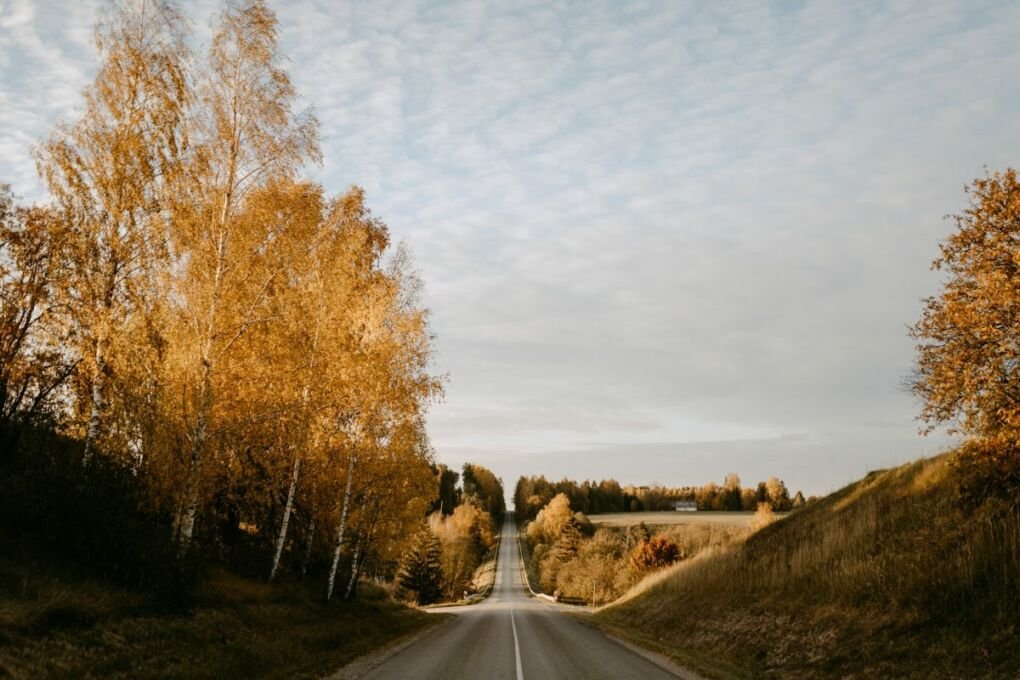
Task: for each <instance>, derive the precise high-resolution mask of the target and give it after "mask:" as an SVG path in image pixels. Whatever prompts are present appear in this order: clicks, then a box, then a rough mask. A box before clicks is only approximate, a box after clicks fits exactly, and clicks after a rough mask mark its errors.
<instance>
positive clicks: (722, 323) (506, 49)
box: [0, 0, 1020, 491]
mask: <svg viewBox="0 0 1020 680" xmlns="http://www.w3.org/2000/svg"><path fill="white" fill-rule="evenodd" d="M97 7H98V3H79V2H73V3H72V2H64V3H58V2H30V1H28V0H22V1H17V2H14V1H10V0H7V1H4V0H0V66H2V76H0V160H2V162H3V166H4V168H5V173H4V176H3V177H0V181H7V182H10V183H12V184H13V185H14V187H15V189H16V190H17V191H18V192H19V193H21V194H22V195H23V196H26V197H29V198H41V197H42V193H41V188H40V185H39V182H38V180H37V179H36V178H35V173H34V167H33V164H32V162H31V158H30V155H29V147H30V145H31V144H32V143H33V142H35V141H37V140H38V139H40V138H41V136H42V135H44V134H45V133H46V131H47V130H48V129H49V127H50V126H51V125H52V124H53V123H54V122H55V121H56V120H57V119H58V118H59V117H62V116H68V115H70V114H71V112H72V110H73V108H74V107H75V106H77V105H78V104H79V101H80V100H79V97H78V94H77V93H78V92H79V90H80V88H81V87H82V86H83V85H84V84H85V82H86V80H87V79H88V78H89V77H90V76H91V74H92V73H93V72H94V67H95V64H94V55H93V53H92V50H91V47H90V30H91V26H92V24H93V23H94V21H95V18H96V16H97V15H96V10H97ZM215 7H216V5H215V3H214V2H205V1H204V2H201V3H196V4H194V5H190V6H189V12H190V13H191V15H192V16H193V17H194V18H195V24H196V35H197V37H196V41H201V40H202V39H203V36H206V35H207V34H208V30H207V26H208V20H209V18H210V17H211V15H212V13H213V12H214V11H215ZM276 8H277V11H278V13H279V17H280V20H281V29H282V38H283V46H284V51H285V52H286V53H287V54H288V55H289V67H290V70H291V74H292V76H293V79H294V81H295V83H296V84H297V86H298V88H299V89H300V91H301V93H302V95H303V97H304V101H305V102H306V103H307V104H309V105H314V107H315V110H316V113H317V115H318V116H319V118H320V119H321V121H322V133H323V143H324V147H325V154H324V156H325V157H326V158H327V159H328V161H327V164H326V165H325V166H324V167H322V168H320V169H314V170H313V172H314V174H315V176H316V177H317V178H318V179H319V180H320V181H322V182H323V183H324V184H326V185H327V186H328V187H330V188H332V189H333V190H340V189H342V188H343V187H345V186H346V185H347V184H350V183H358V184H361V185H363V186H365V188H366V189H367V191H368V196H369V200H370V203H371V205H372V206H373V208H374V210H375V212H376V213H377V214H378V215H379V216H381V217H382V218H383V219H385V220H386V221H387V222H388V223H389V224H390V226H391V228H392V230H393V232H394V234H395V236H397V237H398V238H403V239H405V240H407V241H408V242H409V244H410V245H411V247H412V248H413V250H414V251H415V253H416V255H417V260H418V266H419V268H420V269H421V270H422V273H423V276H424V278H425V280H426V282H427V291H426V301H427V303H428V305H429V306H430V307H431V308H432V310H433V314H434V317H433V319H434V325H435V331H436V333H437V335H438V346H439V351H440V354H439V357H438V365H439V367H440V368H441V369H444V370H447V371H449V373H450V378H451V380H450V384H449V389H448V394H447V399H446V401H445V403H444V404H442V405H439V406H437V407H436V408H435V409H434V410H433V414H432V417H431V430H432V436H433V440H434V444H435V446H436V448H437V451H438V453H439V456H440V458H441V459H446V460H448V461H451V462H457V461H460V460H464V459H469V458H473V459H477V460H479V461H481V462H484V463H485V464H488V465H491V466H492V467H493V468H494V469H495V470H496V471H497V472H499V473H501V474H502V475H503V476H504V478H505V479H506V480H507V481H508V482H510V483H512V480H513V479H514V478H516V476H517V475H518V474H521V473H530V472H544V473H546V474H551V475H554V476H560V475H564V474H570V475H573V476H587V477H593V476H594V477H598V476H602V475H610V474H611V475H615V476H617V477H619V478H621V480H622V481H628V482H640V481H648V480H650V479H652V478H655V479H658V480H659V481H662V482H666V483H686V482H692V483H693V482H699V483H700V482H703V481H706V480H707V479H710V478H715V479H721V477H722V475H723V474H724V473H726V472H728V471H731V470H734V471H737V472H739V473H741V474H742V475H743V476H744V477H745V478H747V479H751V478H756V477H758V476H762V475H767V474H779V475H780V476H783V477H785V478H786V479H787V481H788V483H789V484H790V486H793V487H804V488H805V489H806V490H813V491H822V490H825V489H827V488H830V487H831V486H832V485H835V484H841V483H843V482H845V481H847V480H848V479H849V478H851V477H853V476H855V475H858V474H860V473H862V472H864V471H866V470H867V469H869V468H871V467H875V466H878V465H887V464H892V463H895V462H899V461H903V460H907V459H910V458H914V457H916V456H918V455H921V454H923V453H930V452H932V450H933V449H936V448H937V447H938V446H939V445H940V443H939V440H936V441H934V442H933V441H930V440H929V441H925V440H921V439H919V438H918V437H916V435H915V432H916V423H915V422H914V421H913V417H914V415H915V413H916V410H917V409H916V405H915V404H914V402H913V400H912V398H911V397H910V396H909V395H907V394H905V393H904V392H903V391H902V389H901V388H900V383H901V379H902V378H903V376H904V375H906V374H907V373H908V372H909V370H910V366H911V360H912V347H911V343H910V341H909V339H908V338H907V337H906V333H905V325H906V324H908V323H910V322H911V321H912V320H913V319H914V318H915V317H916V316H917V314H918V313H919V310H920V304H919V302H918V300H919V298H920V297H922V296H924V295H927V294H930V293H932V292H934V290H935V286H936V283H937V279H936V277H935V276H934V275H933V274H931V273H930V272H929V271H928V264H929V262H930V261H931V259H933V257H934V255H935V253H936V245H937V241H938V239H939V238H941V237H942V236H943V235H944V234H945V233H947V232H948V229H949V227H950V225H949V224H948V223H946V222H944V221H943V220H942V219H941V216H942V215H943V214H945V213H947V212H952V211H956V210H959V209H960V207H961V206H962V204H963V201H964V196H963V193H962V190H961V189H962V186H963V184H964V183H965V182H966V181H968V180H969V179H971V178H973V177H975V176H977V175H979V174H981V172H982V168H983V166H985V165H987V166H989V167H991V168H1001V167H1004V166H1006V165H1009V164H1011V163H1012V164H1016V162H1017V161H1016V149H1017V147H1016V140H1017V139H1020V119H1018V118H1017V117H1016V115H1015V111H1016V110H1017V108H1018V104H1020V84H1018V81H1017V79H1016V78H1015V74H1016V73H1017V72H1018V70H1020V50H1017V49H1016V45H1017V44H1020V6H1018V5H1016V4H1015V3H1008V2H985V3H982V2H962V1H961V2H946V3H939V2H916V3H894V4H893V5H891V6H890V5H879V4H877V3H867V4H860V3H839V2H824V3H822V2H805V3H799V4H798V3H778V2H777V3H712V4H704V3H653V2H647V3H641V2H627V3H623V2H615V1H614V2H609V1H606V2H590V3H546V2H542V3H539V2H514V3H498V4H496V5H492V6H486V5H483V4H481V3H475V2H455V3H426V2H373V3H341V4H339V5H337V3H326V2H312V1H305V2H287V3H277V6H276ZM628 461H630V462H631V463H632V464H631V465H628Z"/></svg>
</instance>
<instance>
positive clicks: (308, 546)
mask: <svg viewBox="0 0 1020 680" xmlns="http://www.w3.org/2000/svg"><path fill="white" fill-rule="evenodd" d="M314 540H315V518H314V517H312V521H311V523H310V524H309V525H308V539H307V540H306V541H305V557H304V559H303V560H301V578H304V577H305V574H307V573H308V561H309V560H310V559H311V558H312V542H313V541H314Z"/></svg>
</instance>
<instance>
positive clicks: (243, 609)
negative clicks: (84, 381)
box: [0, 560, 440, 680]
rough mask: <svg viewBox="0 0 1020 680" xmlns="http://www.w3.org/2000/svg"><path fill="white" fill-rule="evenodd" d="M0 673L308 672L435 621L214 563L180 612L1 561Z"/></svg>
mask: <svg viewBox="0 0 1020 680" xmlns="http://www.w3.org/2000/svg"><path fill="white" fill-rule="evenodd" d="M0 584H2V587H0V676H5V677H14V678H71V677H74V678H89V677H94V678H138V677H146V678H165V679H167V680H169V679H177V678H179V679H185V678H187V679H197V678H227V677H230V678H235V677H237V678H239V677H264V678H306V677H307V678H310V677H319V676H321V675H322V674H324V673H328V672H330V671H332V670H335V669H337V668H339V667H340V666H342V665H344V664H345V663H347V662H349V661H351V660H352V659H354V658H356V657H358V656H360V655H362V654H365V653H367V652H369V651H371V650H373V649H376V648H378V647H379V646H381V645H385V644H386V643H388V642H390V641H392V640H394V639H396V638H399V637H401V636H403V635H405V634H409V633H412V632H414V631H417V630H419V629H421V628H422V627H424V626H427V625H431V624H433V623H435V622H438V621H439V620H440V617H439V616H435V615H432V616H430V615H428V614H425V613H422V612H418V611H415V610H411V609H408V608H406V607H403V606H401V605H398V604H396V603H394V602H393V601H392V600H390V598H389V596H388V595H387V594H386V592H385V591H383V590H382V589H377V588H373V587H371V586H366V587H364V588H363V589H362V596H361V599H360V600H358V601H354V602H337V603H331V604H329V605H327V604H325V603H324V602H323V601H322V599H321V593H320V592H319V589H318V588H314V587H312V586H308V587H305V586H302V585H300V584H284V585H277V586H272V587H270V586H267V585H265V584H262V583H259V582H256V581H250V580H247V579H243V578H240V577H237V576H234V575H232V574H228V573H226V572H216V573H213V574H212V575H211V576H210V578H209V579H208V580H207V582H206V583H205V585H203V586H202V587H201V589H200V590H199V592H198V594H197V596H196V600H195V602H194V604H193V607H192V609H191V611H190V612H188V613H176V614H171V613H166V610H165V609H162V608H154V607H153V606H152V605H151V603H150V602H149V601H148V599H147V598H146V597H144V596H142V595H139V594H137V593H135V592H131V591H127V590H118V589H115V588H112V587H110V586H104V585H100V584H97V583H94V582H89V581H85V580H75V579H69V578H68V577H66V576H65V575H61V574H58V573H56V572H54V571H52V570H44V569H40V568H39V567H38V566H37V565H25V564H14V563H12V562H10V561H8V560H0Z"/></svg>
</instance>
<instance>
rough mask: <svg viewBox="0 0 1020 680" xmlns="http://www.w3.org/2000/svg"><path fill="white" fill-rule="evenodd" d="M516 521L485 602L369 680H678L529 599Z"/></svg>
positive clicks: (507, 528) (506, 529) (461, 611)
mask: <svg viewBox="0 0 1020 680" xmlns="http://www.w3.org/2000/svg"><path fill="white" fill-rule="evenodd" d="M520 565H521V561H520V553H519V550H518V546H517V535H516V530H515V526H514V524H513V519H512V517H511V516H510V515H508V519H507V521H506V523H505V524H504V525H503V532H502V540H501V547H500V555H499V563H498V565H497V572H496V584H495V587H494V588H493V591H492V594H491V595H490V596H489V597H488V599H486V600H485V601H484V602H481V603H479V604H476V605H473V606H466V607H446V608H441V609H434V610H432V611H446V612H450V613H453V614H456V615H457V616H456V618H455V619H453V620H452V621H450V622H449V623H445V624H442V625H440V626H439V627H438V628H436V629H435V630H433V631H432V632H431V633H428V634H426V635H425V636H424V637H422V638H421V639H419V640H418V641H417V642H415V643H414V644H412V645H411V646H409V647H407V648H405V649H403V650H402V651H400V652H397V653H396V654H395V655H393V656H392V657H390V658H389V659H387V660H386V661H384V662H383V663H382V664H381V665H379V666H377V667H375V668H374V669H372V670H371V671H369V672H368V673H367V674H366V675H364V676H362V677H364V678H372V679H373V680H395V679H403V678H407V679H408V680H410V679H412V678H413V679H415V680H417V679H421V680H426V679H434V680H485V679H487V678H488V679H492V680H499V679H506V680H556V679H563V680H574V679H576V680H596V679H598V678H606V679H607V680H608V679H610V678H611V679H613V680H631V679H632V680H660V679H665V678H676V677H677V676H676V675H673V674H672V673H669V672H667V671H666V670H664V669H663V668H660V667H659V666H657V665H655V664H653V663H652V662H651V661H648V660H647V659H645V658H643V657H641V656H639V655H638V654H635V653H634V652H632V651H630V650H629V649H627V648H626V647H624V646H623V645H621V644H619V643H617V642H615V641H613V640H611V639H610V638H608V637H606V636H605V635H603V634H602V633H600V632H598V631H596V630H593V629H591V628H588V627H587V626H584V625H582V624H580V623H578V622H577V621H575V620H574V619H572V618H571V617H570V616H568V615H567V614H565V613H563V612H562V611H560V610H559V609H558V608H557V607H556V606H555V605H552V604H548V603H545V602H543V601H540V600H536V599H533V598H530V597H528V595H527V592H526V590H525V586H524V583H523V579H522V577H521V569H520Z"/></svg>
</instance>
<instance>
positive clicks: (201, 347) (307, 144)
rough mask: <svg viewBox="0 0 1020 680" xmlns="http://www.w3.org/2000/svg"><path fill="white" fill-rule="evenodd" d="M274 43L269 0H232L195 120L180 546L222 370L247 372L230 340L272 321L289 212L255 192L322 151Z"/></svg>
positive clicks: (183, 250) (185, 210)
mask: <svg viewBox="0 0 1020 680" xmlns="http://www.w3.org/2000/svg"><path fill="white" fill-rule="evenodd" d="M277 42H278V36H277V26H276V17H275V15H274V14H273V12H272V11H271V10H270V9H269V8H268V7H266V5H265V3H264V2H261V1H259V0H252V1H249V2H245V3H230V4H228V5H227V7H226V9H225V10H224V12H223V14H222V16H221V18H220V26H219V30H218V31H217V33H216V35H215V37H214V38H213V42H212V47H211V50H210V54H209V66H208V70H207V72H206V73H205V74H203V79H202V81H203V82H202V84H201V87H200V88H199V91H198V92H199V94H198V102H199V107H198V109H197V111H198V113H197V115H196V116H194V117H193V119H192V123H191V124H192V126H193V128H194V137H195V139H196V148H195V150H194V151H193V153H192V156H191V159H190V160H191V162H190V163H189V176H188V178H187V180H188V181H187V184H186V186H187V189H188V191H187V192H186V193H185V194H183V195H182V197H181V198H182V201H181V202H180V203H179V204H178V211H177V229H176V230H175V234H174V237H175V238H174V245H175V248H176V250H177V254H178V257H179V258H180V260H181V262H182V263H183V267H182V272H181V275H180V277H179V280H178V286H179V296H180V298H181V299H182V300H183V301H184V304H183V310H182V315H181V317H182V318H181V326H180V333H181V336H182V337H180V338H179V339H178V344H179V346H180V347H181V348H182V350H183V354H182V356H181V357H180V364H179V366H180V371H181V379H182V383H183V384H182V388H183V390H182V392H183V393H184V394H185V395H186V396H185V401H184V407H183V413H182V416H183V420H184V427H185V431H186V437H187V441H188V451H187V455H186V460H187V472H186V484H185V489H184V497H183V503H182V508H181V519H180V521H179V523H178V527H179V529H178V531H179V539H180V544H181V547H182V549H186V548H187V546H188V545H189V544H190V542H191V539H192V536H193V533H194V527H195V518H196V515H197V513H198V509H199V504H200V501H201V487H202V477H203V468H204V465H205V459H206V453H207V447H208V444H209V439H210V437H211V436H213V435H214V434H218V433H219V432H218V431H219V428H221V427H223V426H224V425H225V424H226V422H225V421H226V418H223V417H222V410H223V409H221V410H219V411H218V410H217V408H216V406H217V400H218V399H222V398H224V397H227V396H228V395H229V392H228V390H229V389H230V388H229V385H230V383H229V382H228V381H225V380H224V378H227V379H229V378H230V377H231V376H233V377H237V376H239V375H242V374H243V373H244V370H243V367H241V366H238V365H237V362H236V360H235V358H236V356H237V354H238V353H239V350H238V349H237V345H238V343H243V342H244V341H245V340H246V338H245V335H246V333H247V332H248V331H249V330H250V329H251V327H252V326H254V325H258V324H261V323H269V322H271V320H270V319H267V318H265V317H264V316H263V312H264V311H265V303H266V300H267V297H266V296H267V294H268V293H269V292H270V290H271V287H272V286H273V285H274V281H275V280H276V279H277V277H279V276H281V274H282V270H281V268H280V267H279V266H278V263H277V261H276V259H275V258H274V257H273V254H274V250H275V249H277V248H278V244H279V243H280V242H281V241H282V240H284V238H285V237H284V235H283V232H285V231H286V230H287V229H288V228H289V227H290V226H291V220H290V219H289V216H288V215H283V216H281V215H277V214H274V211H273V210H266V209H259V207H258V206H255V205H254V204H255V201H253V197H254V196H258V195H260V193H259V192H260V190H265V189H267V188H271V187H275V186H278V185H281V184H282V183H286V182H288V181H290V180H292V179H293V178H294V177H295V175H296V173H297V170H298V169H299V168H300V166H301V165H302V164H303V163H305V162H306V161H316V160H318V158H319V151H318V145H317V131H316V122H315V119H314V118H313V117H311V116H309V115H296V114H295V113H294V112H293V110H292V104H293V101H294V98H295V96H296V95H295V91H294V88H293V86H292V85H291V83H290V80H289V78H288V76H287V74H286V72H285V71H284V70H283V69H281V68H280V67H279V55H278V53H277ZM290 190H292V191H300V188H299V187H298V186H297V185H293V186H292V187H291V189H290ZM261 196H262V197H265V194H264V193H263V194H261ZM252 208H254V209H252Z"/></svg>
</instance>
